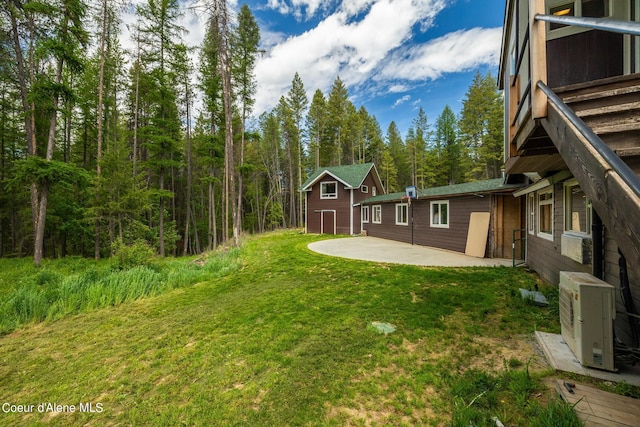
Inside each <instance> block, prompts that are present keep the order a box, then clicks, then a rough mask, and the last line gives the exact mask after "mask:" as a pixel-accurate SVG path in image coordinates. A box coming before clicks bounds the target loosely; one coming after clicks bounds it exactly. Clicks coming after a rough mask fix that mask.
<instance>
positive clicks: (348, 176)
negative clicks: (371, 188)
mask: <svg viewBox="0 0 640 427" xmlns="http://www.w3.org/2000/svg"><path fill="white" fill-rule="evenodd" d="M372 170H373V172H374V174H373V179H374V180H375V181H376V183H377V184H378V185H379V186H380V189H382V185H381V181H380V177H379V176H378V170H377V169H376V167H375V165H374V164H373V163H361V164H357V165H345V166H329V167H325V168H318V169H316V170H315V172H313V174H311V176H310V177H309V178H308V179H307V180H306V181H305V183H304V184H302V187H301V188H300V191H311V187H313V186H314V185H315V183H316V182H318V181H319V180H320V179H321V178H322V177H324V176H325V175H330V176H332V177H333V178H335V179H336V180H338V181H340V182H341V183H343V184H344V186H345V187H347V188H358V187H360V186H361V185H362V183H363V182H364V180H365V178H366V177H367V175H368V174H369V172H371V171H372Z"/></svg>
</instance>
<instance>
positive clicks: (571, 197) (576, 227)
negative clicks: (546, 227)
mask: <svg viewBox="0 0 640 427" xmlns="http://www.w3.org/2000/svg"><path fill="white" fill-rule="evenodd" d="M564 231H571V232H575V233H584V234H591V201H590V200H589V199H588V198H587V196H586V195H585V194H584V191H583V190H582V187H580V185H578V182H577V181H576V180H571V181H569V182H567V183H565V184H564Z"/></svg>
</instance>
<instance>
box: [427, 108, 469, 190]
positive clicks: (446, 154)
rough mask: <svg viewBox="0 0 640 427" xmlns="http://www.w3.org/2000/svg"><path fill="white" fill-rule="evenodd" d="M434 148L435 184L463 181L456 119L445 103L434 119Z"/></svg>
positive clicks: (460, 148)
mask: <svg viewBox="0 0 640 427" xmlns="http://www.w3.org/2000/svg"><path fill="white" fill-rule="evenodd" d="M434 142H435V144H434V149H435V151H436V153H437V158H438V164H439V168H438V175H437V177H436V185H450V184H458V183H461V182H463V179H464V170H463V169H462V165H463V162H462V154H463V153H462V147H461V146H460V143H459V141H458V137H457V119H456V116H455V114H454V112H453V110H451V108H450V107H449V106H448V105H446V106H445V107H444V109H443V110H442V113H441V114H440V116H438V119H437V120H436V130H435V135H434Z"/></svg>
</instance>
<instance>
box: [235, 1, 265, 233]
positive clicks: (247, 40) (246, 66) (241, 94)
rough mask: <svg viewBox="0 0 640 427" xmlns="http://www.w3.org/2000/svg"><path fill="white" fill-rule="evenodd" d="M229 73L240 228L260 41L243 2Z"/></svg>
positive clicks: (249, 13)
mask: <svg viewBox="0 0 640 427" xmlns="http://www.w3.org/2000/svg"><path fill="white" fill-rule="evenodd" d="M230 42H231V52H232V55H231V75H232V79H233V80H234V82H235V88H236V94H237V98H238V102H239V104H240V105H239V109H240V120H241V124H240V159H239V171H240V173H239V174H238V200H237V207H236V210H237V212H238V215H237V216H238V220H237V227H238V228H239V229H240V228H242V193H243V188H242V187H243V179H244V177H243V168H244V152H245V144H246V142H245V127H246V122H247V116H248V115H249V114H250V113H251V110H252V109H253V104H254V103H255V100H254V99H253V97H254V95H255V92H256V82H255V76H254V74H253V70H254V68H255V62H256V56H257V54H258V43H259V42H260V29H259V28H258V23H257V22H256V20H255V18H254V17H253V15H252V14H251V10H250V9H249V6H247V5H246V4H245V5H243V6H242V7H241V8H240V12H239V13H238V26H237V28H236V30H235V32H234V33H232V35H231V39H230Z"/></svg>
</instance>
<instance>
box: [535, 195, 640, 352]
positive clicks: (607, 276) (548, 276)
mask: <svg viewBox="0 0 640 427" xmlns="http://www.w3.org/2000/svg"><path fill="white" fill-rule="evenodd" d="M554 190H555V191H554V238H553V241H549V240H546V239H543V238H540V237H537V236H535V235H531V234H527V264H528V265H529V267H531V268H532V269H533V270H535V271H536V272H537V273H538V275H540V277H542V278H543V279H545V280H546V281H548V282H550V283H552V284H554V285H558V283H559V281H560V278H559V277H560V272H561V271H580V272H586V273H592V265H591V264H584V265H583V264H580V263H578V262H575V261H573V260H572V259H569V258H567V257H565V256H562V252H561V236H562V232H563V230H564V188H563V185H562V184H556V185H555V187H554ZM523 203H524V201H523ZM606 234H607V233H606V229H605V236H606ZM604 256H605V269H604V280H605V281H606V282H608V283H609V284H611V285H613V286H615V287H616V306H617V310H618V312H625V308H624V304H623V302H622V299H621V297H620V279H619V267H618V260H619V256H618V248H617V246H616V244H615V241H613V240H612V239H610V238H605V254H604ZM627 267H628V273H629V279H630V287H631V292H632V294H633V295H634V301H635V305H636V307H640V299H639V298H638V296H639V295H640V281H639V279H640V271H639V270H640V268H639V267H640V266H631V265H628V266H627ZM615 327H616V335H617V336H618V337H619V338H620V339H622V340H623V341H624V342H626V343H627V344H631V332H630V327H629V319H628V316H626V315H624V314H619V315H618V316H617V318H616V322H615Z"/></svg>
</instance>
